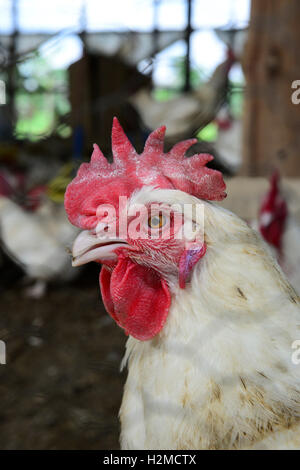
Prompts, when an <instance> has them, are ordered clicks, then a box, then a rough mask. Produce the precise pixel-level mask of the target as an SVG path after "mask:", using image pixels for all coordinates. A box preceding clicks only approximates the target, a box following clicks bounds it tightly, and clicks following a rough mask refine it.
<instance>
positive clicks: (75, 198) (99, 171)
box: [65, 118, 226, 229]
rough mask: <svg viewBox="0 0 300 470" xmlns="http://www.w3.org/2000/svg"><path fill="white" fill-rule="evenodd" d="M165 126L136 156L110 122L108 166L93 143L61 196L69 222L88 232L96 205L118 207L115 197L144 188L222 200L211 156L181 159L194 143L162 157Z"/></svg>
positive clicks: (185, 143)
mask: <svg viewBox="0 0 300 470" xmlns="http://www.w3.org/2000/svg"><path fill="white" fill-rule="evenodd" d="M165 130H166V128H165V126H162V127H160V128H159V129H156V130H155V131H154V132H152V133H151V134H150V135H149V137H148V139H147V141H146V143H145V148H144V151H143V153H142V154H141V155H138V154H137V152H136V150H135V149H134V147H133V146H132V144H131V142H130V141H129V139H128V138H127V136H126V135H125V133H124V131H123V129H122V127H121V125H120V123H119V121H118V119H117V118H114V121H113V128H112V153H113V163H111V164H110V163H109V162H108V161H107V160H106V158H105V157H104V155H103V154H102V152H101V150H100V149H99V147H98V146H97V145H96V144H95V145H94V151H93V154H92V157H91V161H90V163H83V164H82V165H81V166H80V168H79V170H78V173H77V176H76V178H74V180H73V181H72V182H71V183H70V184H69V186H68V187H67V190H66V194H65V208H66V211H67V214H68V217H69V220H70V222H71V223H72V224H74V225H77V226H78V227H81V228H86V229H91V228H93V227H95V225H96V224H97V217H96V211H97V207H98V206H99V205H100V204H113V205H114V206H115V207H116V208H117V207H118V204H119V202H118V200H119V196H127V197H130V195H131V194H132V193H133V191H135V190H136V189H138V188H141V187H143V186H153V187H155V188H161V189H179V190H181V191H185V192H186V193H189V194H192V195H193V196H196V197H198V198H200V199H207V200H216V201H220V200H222V199H224V197H226V193H225V189H226V186H225V183H224V180H223V176H222V174H221V173H220V172H219V171H216V170H212V169H210V168H207V167H206V166H205V165H206V163H208V162H210V161H211V160H213V157H212V156H211V155H207V154H199V155H194V156H193V157H190V158H185V152H186V151H187V150H188V148H189V147H191V146H192V145H193V144H195V143H196V142H197V139H190V140H186V141H183V142H180V143H178V144H177V145H175V146H174V147H173V148H172V149H171V150H170V151H169V152H168V153H166V154H165V153H164V151H163V147H164V136H165Z"/></svg>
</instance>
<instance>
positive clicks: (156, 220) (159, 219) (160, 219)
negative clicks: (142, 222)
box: [148, 214, 167, 228]
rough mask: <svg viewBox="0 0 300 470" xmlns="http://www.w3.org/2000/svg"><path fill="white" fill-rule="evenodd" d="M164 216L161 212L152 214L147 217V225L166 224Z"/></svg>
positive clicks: (152, 226)
mask: <svg viewBox="0 0 300 470" xmlns="http://www.w3.org/2000/svg"><path fill="white" fill-rule="evenodd" d="M166 221H167V219H166V217H165V216H164V215H163V214H159V215H154V216H152V217H149V219H148V226H149V227H150V228H162V227H163V226H164V225H165V224H166Z"/></svg>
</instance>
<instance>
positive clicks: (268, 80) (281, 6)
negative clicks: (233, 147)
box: [242, 0, 300, 177]
mask: <svg viewBox="0 0 300 470" xmlns="http://www.w3.org/2000/svg"><path fill="white" fill-rule="evenodd" d="M299 18H300V1H299V0H288V1H286V0H252V7H251V19H250V28H249V37H248V42H247V45H246V49H245V55H244V60H243V67H244V71H245V75H246V81H247V89H246V99H245V121H244V124H245V126H244V165H243V170H242V173H243V174H245V175H249V176H267V175H269V174H270V172H271V171H272V170H273V169H274V168H278V169H279V170H280V172H281V174H282V175H283V176H292V177H296V176H300V104H298V105H297V104H293V102H292V94H293V93H294V92H295V90H293V89H292V84H293V82H294V81H295V80H300V28H299ZM298 97H300V93H298Z"/></svg>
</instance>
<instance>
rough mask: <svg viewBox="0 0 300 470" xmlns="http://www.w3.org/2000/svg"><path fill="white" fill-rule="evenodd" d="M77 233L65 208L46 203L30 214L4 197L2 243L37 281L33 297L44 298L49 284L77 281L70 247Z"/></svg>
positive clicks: (0, 205) (0, 214) (0, 221)
mask: <svg viewBox="0 0 300 470" xmlns="http://www.w3.org/2000/svg"><path fill="white" fill-rule="evenodd" d="M77 232H78V231H77V230H76V228H75V227H73V226H72V225H71V224H70V223H69V222H68V220H67V218H66V215H65V211H64V209H63V206H62V205H60V206H59V205H58V204H54V203H53V202H51V201H50V200H48V199H46V200H44V202H43V203H42V204H41V205H40V207H39V208H38V209H37V210H36V211H35V212H29V211H27V210H25V209H24V208H23V207H21V206H19V205H18V204H16V203H15V202H14V201H12V200H11V199H9V198H7V197H4V196H0V240H1V245H2V247H3V249H4V250H5V251H6V253H7V254H8V255H9V256H10V257H11V258H12V259H13V260H14V261H15V262H16V263H17V264H18V265H20V266H21V267H22V268H23V269H24V271H25V273H26V275H27V276H28V278H30V279H32V280H34V281H36V283H35V285H34V286H33V287H31V288H30V289H29V290H28V294H29V295H32V296H33V297H40V296H42V295H43V294H44V292H45V288H46V284H47V282H48V281H53V280H55V281H62V280H64V281H67V280H71V279H72V278H73V277H74V270H71V268H70V255H69V254H68V253H67V252H66V247H67V246H68V245H71V244H72V241H73V240H74V238H75V236H76V234H77Z"/></svg>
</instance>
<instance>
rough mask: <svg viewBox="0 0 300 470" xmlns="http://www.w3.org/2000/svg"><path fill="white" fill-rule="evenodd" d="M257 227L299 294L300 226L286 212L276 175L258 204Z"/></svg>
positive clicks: (286, 202)
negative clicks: (259, 204)
mask: <svg viewBox="0 0 300 470" xmlns="http://www.w3.org/2000/svg"><path fill="white" fill-rule="evenodd" d="M257 225H258V227H257V228H258V230H259V232H260V233H261V235H262V236H263V238H264V239H265V241H266V242H267V243H268V244H269V245H270V247H271V248H272V249H273V250H274V255H275V257H276V258H278V261H279V263H280V265H281V267H282V269H283V271H284V272H285V273H286V275H287V277H288V278H289V281H290V282H291V284H292V286H293V287H294V289H295V290H296V291H297V292H300V223H299V220H298V219H297V218H296V216H295V214H291V213H290V211H289V205H288V201H286V199H285V196H284V194H283V192H282V191H281V190H280V181H279V172H277V171H276V172H274V173H273V175H272V177H271V181H270V188H269V190H268V191H267V193H266V194H265V196H264V198H263V200H262V202H261V206H260V209H259V217H258V222H257ZM255 228H256V227H255Z"/></svg>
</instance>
